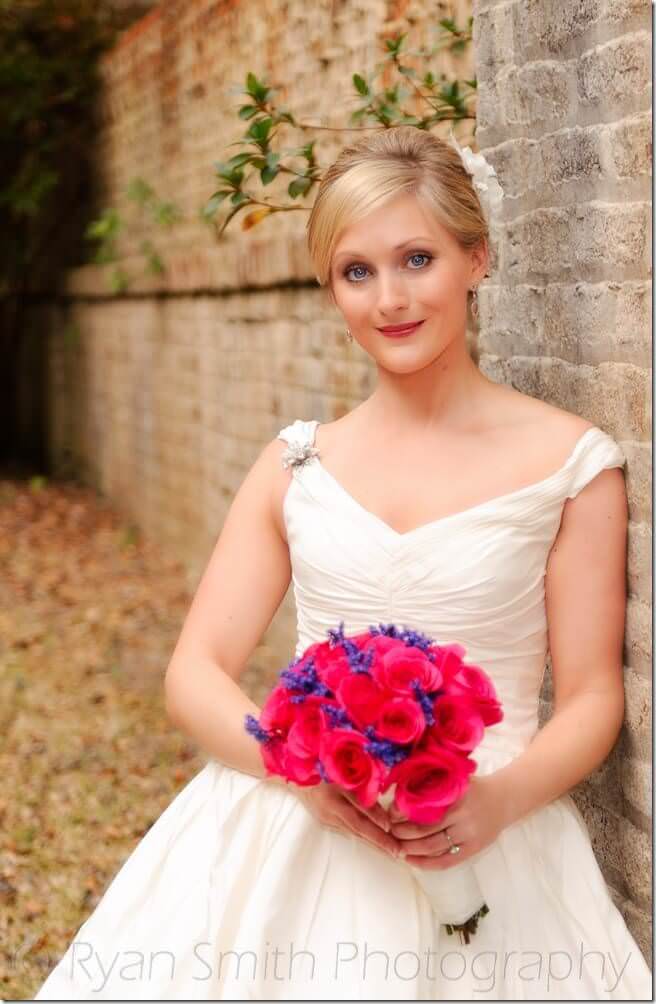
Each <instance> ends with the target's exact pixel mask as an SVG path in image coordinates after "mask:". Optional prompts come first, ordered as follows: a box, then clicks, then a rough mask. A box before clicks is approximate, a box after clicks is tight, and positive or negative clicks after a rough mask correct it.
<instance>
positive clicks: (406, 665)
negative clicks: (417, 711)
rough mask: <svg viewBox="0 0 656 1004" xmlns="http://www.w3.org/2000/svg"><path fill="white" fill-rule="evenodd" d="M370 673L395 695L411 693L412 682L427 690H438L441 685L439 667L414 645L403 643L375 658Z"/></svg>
mask: <svg viewBox="0 0 656 1004" xmlns="http://www.w3.org/2000/svg"><path fill="white" fill-rule="evenodd" d="M372 674H373V677H374V679H375V680H376V682H377V683H379V684H380V685H381V686H382V687H386V688H387V689H388V690H392V691H394V693H395V694H396V695H397V696H404V697H407V696H408V695H413V694H414V690H413V686H412V684H413V683H415V682H416V683H418V684H419V686H420V687H421V688H422V689H423V690H427V691H430V690H438V689H439V688H440V687H441V686H442V673H441V671H440V670H439V668H438V667H437V666H436V665H435V664H434V663H432V662H431V661H430V659H428V658H427V656H426V654H425V653H424V652H422V650H421V649H420V648H416V647H415V646H414V645H405V644H403V645H401V646H400V647H395V648H393V649H390V651H388V652H386V653H385V654H383V655H382V657H381V658H379V659H377V660H376V662H375V663H374V665H373V667H372Z"/></svg>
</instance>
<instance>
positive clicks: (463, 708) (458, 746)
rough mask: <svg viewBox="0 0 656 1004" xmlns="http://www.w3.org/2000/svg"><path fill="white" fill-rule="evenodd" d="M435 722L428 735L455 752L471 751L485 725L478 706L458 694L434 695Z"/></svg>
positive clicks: (477, 742)
mask: <svg viewBox="0 0 656 1004" xmlns="http://www.w3.org/2000/svg"><path fill="white" fill-rule="evenodd" d="M433 714H434V716H435V724H434V725H433V726H432V728H431V730H430V736H431V737H432V738H435V739H436V740H437V742H438V743H439V744H440V745H442V746H446V747H447V749H451V750H454V751H455V752H456V753H471V751H472V750H473V749H474V748H475V747H476V746H478V744H479V743H480V741H481V739H482V738H483V732H484V730H485V726H484V723H483V719H482V717H481V715H480V712H479V710H478V707H477V706H476V705H475V704H474V703H472V702H471V701H469V700H466V699H463V698H461V697H458V696H455V695H454V696H452V697H436V698H435V701H434V702H433Z"/></svg>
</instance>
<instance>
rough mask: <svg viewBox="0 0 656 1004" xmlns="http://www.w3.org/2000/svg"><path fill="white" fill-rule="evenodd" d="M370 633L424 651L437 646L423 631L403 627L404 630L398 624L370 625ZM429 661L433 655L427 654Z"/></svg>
mask: <svg viewBox="0 0 656 1004" xmlns="http://www.w3.org/2000/svg"><path fill="white" fill-rule="evenodd" d="M369 631H370V632H371V634H373V635H386V636H387V637H388V638H398V639H399V640H400V641H402V642H405V644H406V645H412V646H414V648H421V649H423V650H424V651H425V650H426V649H427V648H429V647H430V646H431V645H434V644H435V641H434V639H433V638H429V636H428V635H427V634H424V633H423V632H422V631H415V630H414V628H409V627H407V626H405V625H404V626H403V627H402V628H399V627H397V625H396V624H370V625H369ZM427 654H428V657H429V659H430V658H431V657H433V656H432V653H430V652H429V653H427Z"/></svg>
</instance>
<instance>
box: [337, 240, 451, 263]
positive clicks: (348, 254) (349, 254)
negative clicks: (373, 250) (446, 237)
mask: <svg viewBox="0 0 656 1004" xmlns="http://www.w3.org/2000/svg"><path fill="white" fill-rule="evenodd" d="M417 241H421V242H422V243H424V244H426V243H428V242H429V241H430V242H431V243H433V242H434V241H435V238H434V237H421V236H420V237H410V238H408V240H407V241H402V242H401V243H400V244H395V245H394V247H393V248H392V250H393V251H399V250H400V249H401V248H404V247H407V245H408V244H415V243H416V242H417ZM366 257H367V256H366V255H365V254H363V253H362V251H340V252H339V254H338V255H335V261H339V259H340V258H366Z"/></svg>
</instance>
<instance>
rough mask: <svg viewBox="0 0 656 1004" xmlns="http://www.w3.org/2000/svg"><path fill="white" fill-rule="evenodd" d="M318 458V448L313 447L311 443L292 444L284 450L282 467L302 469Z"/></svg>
mask: <svg viewBox="0 0 656 1004" xmlns="http://www.w3.org/2000/svg"><path fill="white" fill-rule="evenodd" d="M318 456H319V451H318V449H317V448H316V446H311V445H310V443H290V445H289V446H288V447H287V449H286V450H283V453H282V466H283V467H285V468H287V467H302V466H303V464H306V463H307V462H308V460H312V458H313V457H318Z"/></svg>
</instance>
